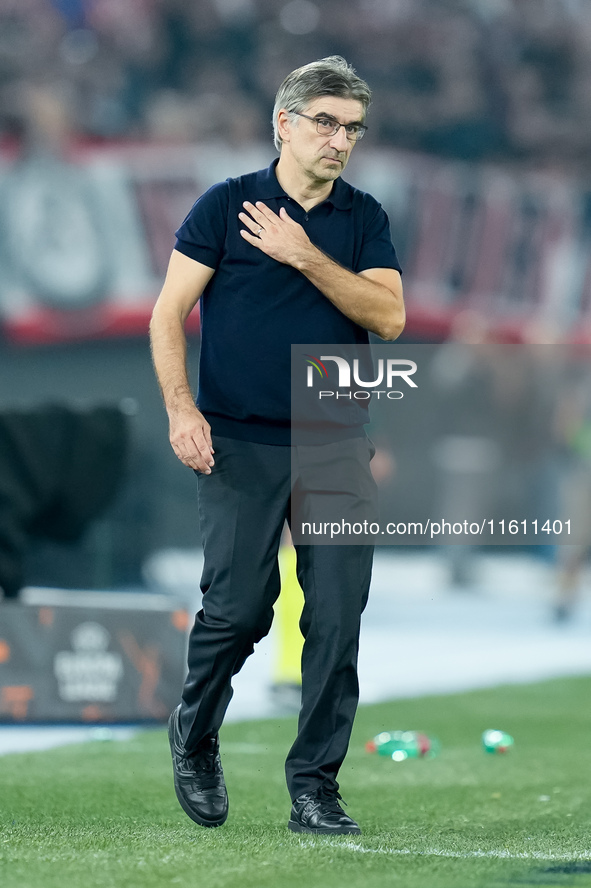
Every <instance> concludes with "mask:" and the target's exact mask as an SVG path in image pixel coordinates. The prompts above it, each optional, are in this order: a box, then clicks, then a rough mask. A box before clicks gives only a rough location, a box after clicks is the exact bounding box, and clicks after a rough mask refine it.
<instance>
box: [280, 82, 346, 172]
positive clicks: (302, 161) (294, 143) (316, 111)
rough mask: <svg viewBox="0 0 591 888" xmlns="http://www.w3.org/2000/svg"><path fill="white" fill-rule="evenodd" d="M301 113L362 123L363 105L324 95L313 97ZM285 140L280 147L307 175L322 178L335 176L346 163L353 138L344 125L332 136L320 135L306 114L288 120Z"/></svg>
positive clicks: (339, 120)
mask: <svg viewBox="0 0 591 888" xmlns="http://www.w3.org/2000/svg"><path fill="white" fill-rule="evenodd" d="M302 114H306V115H307V116H308V117H316V118H318V117H326V118H329V119H331V120H335V121H337V122H338V123H362V122H363V105H362V104H361V102H358V101H357V100H356V99H340V98H337V97H335V96H324V97H321V98H319V99H314V101H312V102H310V104H309V105H308V106H307V108H304V110H303V111H302ZM288 127H289V135H288V140H289V141H288V142H287V144H285V142H286V140H285V139H284V146H283V148H282V151H283V150H288V151H290V152H291V154H292V156H293V158H294V160H295V161H296V163H297V164H298V166H299V167H300V168H301V169H302V172H304V173H305V174H306V175H307V176H308V177H309V178H313V179H316V180H321V181H326V182H329V181H332V180H334V179H337V178H338V177H339V176H340V175H341V173H342V172H343V170H344V169H345V167H346V165H347V161H348V160H349V156H350V154H351V151H352V150H353V146H354V144H355V143H354V142H351V141H350V140H349V139H348V138H347V136H346V134H345V130H344V128H343V127H340V129H339V130H338V132H336V133H335V134H334V136H323V135H320V134H319V133H318V132H317V131H316V124H315V123H314V122H313V121H311V120H306V118H305V117H295V119H294V120H290V121H289V123H288Z"/></svg>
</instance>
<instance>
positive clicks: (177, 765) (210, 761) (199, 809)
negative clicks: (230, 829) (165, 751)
mask: <svg viewBox="0 0 591 888" xmlns="http://www.w3.org/2000/svg"><path fill="white" fill-rule="evenodd" d="M180 711H181V707H180V705H179V706H177V708H176V709H175V710H174V712H173V713H172V715H171V716H170V718H169V720H168V739H169V740H170V751H171V752H172V767H173V771H174V788H175V792H176V797H177V799H178V800H179V802H180V805H181V808H182V809H183V811H184V812H185V813H186V814H188V815H189V817H190V818H191V820H194V821H195V823H199V824H200V825H201V826H221V825H222V823H224V822H225V820H226V818H227V816H228V793H227V792H226V784H225V782H224V772H223V771H222V762H221V759H220V747H219V742H218V738H217V737H211V738H210V739H208V740H207V742H206V743H204V744H202V745H201V747H200V748H199V749H198V750H197V751H196V752H194V753H188V752H187V751H186V749H185V746H184V743H183V741H182V739H181V732H180V727H179V715H180Z"/></svg>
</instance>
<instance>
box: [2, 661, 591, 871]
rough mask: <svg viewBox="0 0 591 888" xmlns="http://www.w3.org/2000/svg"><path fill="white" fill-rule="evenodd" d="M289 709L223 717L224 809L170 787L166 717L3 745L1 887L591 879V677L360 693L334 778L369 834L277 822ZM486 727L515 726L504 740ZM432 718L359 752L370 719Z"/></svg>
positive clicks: (408, 723) (284, 811)
mask: <svg viewBox="0 0 591 888" xmlns="http://www.w3.org/2000/svg"><path fill="white" fill-rule="evenodd" d="M295 724H296V723H295V719H294V718H278V719H273V720H270V721H257V722H249V723H246V724H235V725H228V726H225V727H224V729H223V732H222V737H221V741H222V758H223V762H224V770H225V773H226V780H227V783H228V791H229V795H230V817H229V819H228V822H227V823H226V825H225V826H223V827H221V828H219V829H213V830H207V829H203V828H200V827H198V826H196V825H194V824H193V823H192V822H191V821H190V820H189V819H188V818H187V817H186V815H185V814H184V813H183V811H182V810H181V808H180V807H179V805H178V803H177V801H176V798H175V796H174V790H173V786H172V776H171V764H170V758H169V751H168V743H167V738H166V732H165V731H164V730H155V731H149V732H145V733H142V734H139V735H138V736H137V737H136V738H135V739H133V740H130V741H127V742H115V743H109V742H102V743H101V742H95V743H90V744H82V745H80V746H69V747H63V748H60V749H55V750H51V751H47V752H39V753H30V754H23V755H9V756H5V757H3V758H0V886H2V888H163V886H175V885H180V886H207V888H267V886H269V888H276V886H277V888H284V886H285V888H292V886H293V888H321V886H322V888H337V886H338V888H375V886H388V888H390V886H393V888H509V886H520V888H524V886H530V885H531V886H534V885H559V886H563V885H564V886H567V885H568V886H571V885H572V886H575V888H586V886H591V787H590V783H591V678H587V677H585V678H575V679H561V680H555V681H548V682H543V683H540V684H535V685H516V686H504V687H500V688H496V689H492V690H485V691H475V692H470V693H464V694H454V695H450V696H445V697H443V696H436V697H423V698H420V699H415V700H398V701H394V702H390V703H384V704H379V705H375V706H365V707H362V708H360V710H359V713H358V717H357V720H356V724H355V731H354V735H353V740H352V743H351V748H350V752H349V756H348V758H347V761H346V763H345V765H344V767H343V769H342V771H341V775H340V782H341V793H342V795H343V796H344V798H345V799H346V801H347V803H348V806H349V807H348V810H349V812H350V813H351V815H352V816H353V817H355V818H356V819H357V820H359V822H360V824H361V826H362V829H363V835H362V836H349V837H347V836H341V837H313V836H298V835H294V834H292V833H290V832H289V831H288V830H287V828H286V823H287V819H288V815H289V799H288V796H287V792H286V789H285V783H284V777H283V763H284V758H285V754H286V752H287V750H288V749H289V746H290V744H291V741H292V739H293V736H294V732H295ZM485 728H500V729H502V730H505V731H508V732H509V733H510V734H512V735H513V736H514V737H515V747H514V749H513V750H512V751H511V752H510V753H509V754H507V755H506V756H500V755H487V754H486V753H485V752H483V750H482V749H481V747H480V735H481V733H482V731H483V730H484V729H485ZM388 729H390V730H396V729H420V730H425V731H427V732H430V733H432V734H434V735H436V736H437V737H438V738H439V740H440V741H441V744H442V751H441V754H440V756H439V757H437V758H435V759H432V760H422V761H417V760H408V761H406V762H401V763H395V762H392V761H391V760H389V759H387V758H379V757H378V756H376V755H371V754H368V753H366V752H365V750H364V744H365V741H366V740H367V739H369V738H370V737H372V736H373V735H374V734H377V733H378V732H379V731H381V730H388Z"/></svg>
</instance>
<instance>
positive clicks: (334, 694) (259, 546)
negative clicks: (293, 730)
mask: <svg viewBox="0 0 591 888" xmlns="http://www.w3.org/2000/svg"><path fill="white" fill-rule="evenodd" d="M213 443H214V448H215V461H216V465H215V467H214V469H213V471H212V473H211V475H199V476H198V484H199V517H200V522H201V532H202V539H203V547H204V556H205V564H204V569H203V576H202V579H201V589H202V592H203V608H202V610H201V611H199V613H198V614H197V616H196V618H195V625H194V627H193V630H192V632H191V636H190V639H189V655H188V665H189V674H188V677H187V680H186V683H185V686H184V690H183V695H182V706H181V730H182V736H183V740H184V742H185V745H186V747H187V749H189V750H192V749H195V748H196V747H197V746H198V745H199V743H200V742H201V741H202V740H203V739H204V738H205V737H206V736H208V735H211V734H215V733H217V731H218V730H219V728H220V726H221V724H222V721H223V718H224V715H225V712H226V709H227V706H228V704H229V702H230V699H231V697H232V687H231V679H232V676H233V675H235V674H236V673H237V672H239V670H240V669H241V668H242V665H243V664H244V661H245V660H246V658H247V657H248V656H249V655H250V654H251V653H252V652H253V649H254V644H255V643H256V642H258V641H260V640H261V639H262V638H263V637H264V636H265V635H266V634H267V633H268V632H269V629H270V628H271V623H272V619H273V604H274V603H275V601H276V599H277V597H278V595H279V591H280V577H279V566H278V561H277V554H278V550H279V544H280V540H281V534H282V530H283V526H284V522H285V520H286V519H288V520H289V517H290V497H291V490H292V472H291V454H292V448H291V447H282V446H276V445H268V444H255V443H251V442H246V441H236V440H233V439H229V438H219V437H218V438H214V442H213ZM343 446H344V447H345V448H346V444H344V445H343ZM354 446H355V447H356V449H357V452H358V451H359V448H360V447H364V448H365V450H366V462H367V475H368V476H369V478H371V476H370V475H369V458H370V445H369V442H367V441H366V440H364V439H362V440H360V439H358V440H357V443H356V444H355V445H354ZM368 484H369V485H370V484H373V482H372V481H371V480H369V481H368ZM345 517H346V516H345ZM296 552H297V573H298V579H299V582H300V585H301V586H302V589H303V592H304V602H305V603H304V609H303V612H302V617H301V621H300V628H301V630H302V634H303V636H304V648H303V653H302V708H301V712H300V717H299V724H298V734H297V738H296V740H295V742H294V744H293V746H292V748H291V750H290V752H289V755H288V757H287V762H286V776H287V784H288V788H289V792H290V795H291V797H292V799H295V798H297V796H298V795H300V794H301V793H302V792H307V791H310V790H314V789H316V788H318V787H319V786H320V785H322V784H328V785H329V786H331V787H336V788H338V784H337V782H336V776H337V773H338V770H339V768H340V766H341V764H342V762H343V760H344V758H345V755H346V752H347V747H348V744H349V738H350V734H351V728H352V725H353V719H354V717H355V711H356V709H357V702H358V697H359V686H358V680H357V654H358V645H359V629H360V619H361V613H362V611H363V609H364V608H365V605H366V603H367V597H368V592H369V583H370V578H371V565H372V557H373V547H372V546H370V545H344V546H343V545H297V546H296Z"/></svg>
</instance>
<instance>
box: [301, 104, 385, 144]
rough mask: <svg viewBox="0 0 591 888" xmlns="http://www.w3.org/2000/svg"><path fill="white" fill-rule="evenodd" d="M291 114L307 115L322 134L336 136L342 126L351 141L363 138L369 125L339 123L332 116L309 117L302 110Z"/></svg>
mask: <svg viewBox="0 0 591 888" xmlns="http://www.w3.org/2000/svg"><path fill="white" fill-rule="evenodd" d="M289 113H290V114H297V115H298V117H305V118H306V120H311V121H312V123H315V124H316V132H317V133H319V134H320V135H321V136H336V134H337V133H338V131H339V130H340V128H341V127H343V128H344V130H345V135H346V136H347V138H348V140H349V141H350V142H358V141H359V139H362V138H363V137H364V135H365V133H366V131H367V127H366V126H364V124H363V123H339V122H338V120H334V118H332V117H309V116H308V115H307V114H302V113H301V111H290V112H289Z"/></svg>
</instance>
